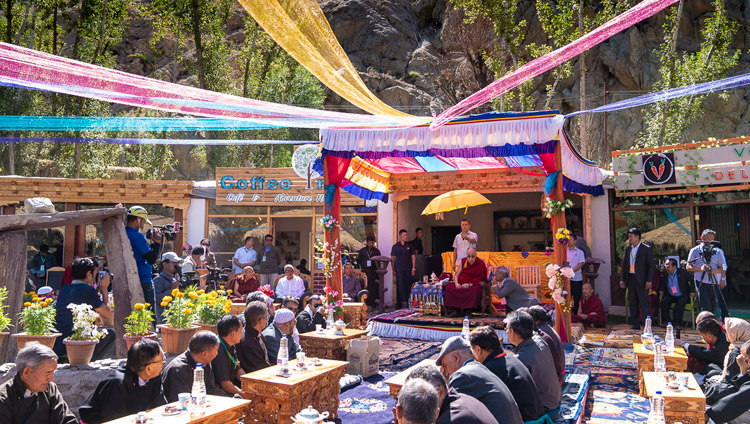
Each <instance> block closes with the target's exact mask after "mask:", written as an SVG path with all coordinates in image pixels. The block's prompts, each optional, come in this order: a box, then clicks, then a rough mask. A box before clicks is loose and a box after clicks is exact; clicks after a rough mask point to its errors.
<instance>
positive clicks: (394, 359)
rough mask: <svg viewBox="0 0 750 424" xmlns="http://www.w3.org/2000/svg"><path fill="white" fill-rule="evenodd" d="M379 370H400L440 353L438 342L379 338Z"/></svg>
mask: <svg viewBox="0 0 750 424" xmlns="http://www.w3.org/2000/svg"><path fill="white" fill-rule="evenodd" d="M380 340H381V344H380V355H379V356H380V372H381V373H382V372H401V371H403V370H405V369H407V368H409V367H411V366H412V365H415V364H417V363H419V362H420V361H422V360H424V359H428V358H430V357H432V356H435V355H437V354H438V353H440V345H441V343H440V342H426V341H422V340H411V339H393V338H386V337H384V338H381V339H380Z"/></svg>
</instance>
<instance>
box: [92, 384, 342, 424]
mask: <svg viewBox="0 0 750 424" xmlns="http://www.w3.org/2000/svg"><path fill="white" fill-rule="evenodd" d="M337 381H338V380H337ZM208 402H209V406H208V407H207V408H206V413H205V414H204V415H203V416H202V417H200V418H194V419H190V412H188V411H185V412H182V413H180V414H177V415H172V416H164V415H162V412H164V408H165V406H166V405H164V406H160V407H158V408H154V409H152V410H150V411H148V413H147V415H148V416H149V417H150V418H152V419H153V422H155V423H159V424H224V423H236V422H237V421H238V420H239V419H241V418H242V417H244V416H245V412H246V410H247V409H249V406H250V401H248V400H244V399H234V398H229V397H225V396H213V395H208ZM176 404H177V402H173V403H170V404H169V405H176ZM134 422H135V415H128V416H126V417H122V418H119V419H116V420H113V421H108V422H107V424H133V423H134Z"/></svg>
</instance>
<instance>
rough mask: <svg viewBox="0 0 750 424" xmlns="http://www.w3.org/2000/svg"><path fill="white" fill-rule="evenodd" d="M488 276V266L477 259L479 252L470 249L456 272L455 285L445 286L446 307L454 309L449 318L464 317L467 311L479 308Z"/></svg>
mask: <svg viewBox="0 0 750 424" xmlns="http://www.w3.org/2000/svg"><path fill="white" fill-rule="evenodd" d="M487 274H488V272H487V264H485V262H484V260H482V259H480V258H478V257H477V250H476V249H475V248H473V247H470V248H468V249H467V250H466V257H465V258H463V259H461V263H460V264H459V266H458V270H457V271H456V281H455V283H454V284H446V285H445V298H444V299H445V300H444V302H445V307H446V308H452V312H451V314H449V315H448V316H454V317H455V316H458V315H459V314H461V315H463V314H464V313H465V310H466V309H477V308H479V306H480V304H481V301H482V286H484V285H485V284H487Z"/></svg>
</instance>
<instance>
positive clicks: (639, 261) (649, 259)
mask: <svg viewBox="0 0 750 424" xmlns="http://www.w3.org/2000/svg"><path fill="white" fill-rule="evenodd" d="M631 250H633V246H630V245H628V247H627V248H626V249H625V254H624V255H622V274H621V275H620V278H621V279H622V281H624V282H626V283H627V282H628V275H629V274H630V251H631ZM655 269H656V265H655V262H654V249H652V248H651V246H649V245H647V244H644V243H641V245H640V246H638V251H637V252H636V254H635V278H636V282H637V283H638V285H639V286H641V287H645V286H646V282H648V281H651V280H652V278H653V275H654V270H655Z"/></svg>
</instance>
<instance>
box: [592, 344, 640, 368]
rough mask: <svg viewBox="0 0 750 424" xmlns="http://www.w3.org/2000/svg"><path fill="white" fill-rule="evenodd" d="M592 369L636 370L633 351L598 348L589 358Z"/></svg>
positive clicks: (636, 364)
mask: <svg viewBox="0 0 750 424" xmlns="http://www.w3.org/2000/svg"><path fill="white" fill-rule="evenodd" d="M589 364H590V365H591V366H592V367H607V368H609V367H612V368H636V367H637V366H638V363H637V362H636V358H635V354H634V353H633V349H612V348H596V349H594V352H593V353H592V354H591V357H590V358H589Z"/></svg>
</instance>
